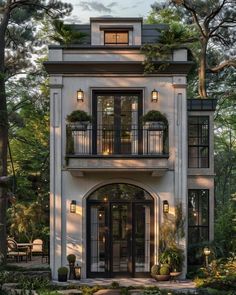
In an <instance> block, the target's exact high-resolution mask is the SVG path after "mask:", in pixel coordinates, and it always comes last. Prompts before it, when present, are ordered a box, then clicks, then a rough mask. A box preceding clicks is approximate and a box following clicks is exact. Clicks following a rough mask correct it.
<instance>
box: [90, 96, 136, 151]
mask: <svg viewBox="0 0 236 295" xmlns="http://www.w3.org/2000/svg"><path fill="white" fill-rule="evenodd" d="M141 104H142V99H141V93H140V92H137V91H136V92H134V91H132V92H130V91H129V92H121V91H116V92H106V91H105V92H100V91H98V92H95V93H94V95H93V117H94V121H93V130H94V134H93V136H94V140H93V141H94V149H93V152H94V153H96V154H100V155H113V154H123V155H124V154H137V153H138V151H139V147H138V143H139V142H140V141H141V137H142V134H141V133H140V132H139V123H140V122H139V121H140V120H139V118H140V116H141V115H142V105H141Z"/></svg>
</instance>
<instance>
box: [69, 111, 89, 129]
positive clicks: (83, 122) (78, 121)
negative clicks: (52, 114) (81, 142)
mask: <svg viewBox="0 0 236 295" xmlns="http://www.w3.org/2000/svg"><path fill="white" fill-rule="evenodd" d="M66 120H67V121H68V122H69V123H71V127H72V129H73V130H86V129H87V126H88V124H89V123H90V122H91V117H90V116H89V115H88V114H87V113H86V112H85V111H81V110H75V111H73V112H72V113H70V114H69V115H68V116H67V117H66Z"/></svg>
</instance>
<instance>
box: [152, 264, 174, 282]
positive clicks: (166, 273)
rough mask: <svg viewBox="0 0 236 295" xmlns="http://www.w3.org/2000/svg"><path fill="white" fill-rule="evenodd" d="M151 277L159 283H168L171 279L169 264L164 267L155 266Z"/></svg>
mask: <svg viewBox="0 0 236 295" xmlns="http://www.w3.org/2000/svg"><path fill="white" fill-rule="evenodd" d="M151 275H152V277H153V278H154V279H155V280H157V281H168V280H169V279H170V267H169V265H168V264H164V265H162V266H159V265H157V264H156V265H153V266H152V268H151Z"/></svg>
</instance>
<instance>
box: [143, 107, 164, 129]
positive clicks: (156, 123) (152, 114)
mask: <svg viewBox="0 0 236 295" xmlns="http://www.w3.org/2000/svg"><path fill="white" fill-rule="evenodd" d="M142 122H143V124H144V125H145V126H146V127H147V128H148V129H153V130H164V129H165V127H166V126H167V125H168V121H167V119H166V117H165V116H164V115H163V114H162V113H161V112H159V111H156V110H151V111H149V112H147V113H146V114H145V115H143V117H142Z"/></svg>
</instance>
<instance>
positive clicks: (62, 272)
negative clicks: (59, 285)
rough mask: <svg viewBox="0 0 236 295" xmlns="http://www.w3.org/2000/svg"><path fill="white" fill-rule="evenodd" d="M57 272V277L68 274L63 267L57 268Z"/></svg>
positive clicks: (66, 269)
mask: <svg viewBox="0 0 236 295" xmlns="http://www.w3.org/2000/svg"><path fill="white" fill-rule="evenodd" d="M57 272H58V275H61V276H63V275H64V276H67V274H68V268H67V267H65V266H62V267H59V268H58V271H57Z"/></svg>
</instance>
